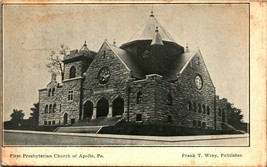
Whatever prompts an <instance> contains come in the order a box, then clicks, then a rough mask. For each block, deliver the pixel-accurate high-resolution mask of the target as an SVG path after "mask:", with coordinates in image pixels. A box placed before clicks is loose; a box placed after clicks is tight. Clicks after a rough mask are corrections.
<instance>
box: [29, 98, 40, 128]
mask: <svg viewBox="0 0 267 167" xmlns="http://www.w3.org/2000/svg"><path fill="white" fill-rule="evenodd" d="M31 111H32V113H30V117H29V120H30V122H31V123H32V124H33V125H38V118H39V102H38V103H34V104H33V107H32V108H31Z"/></svg>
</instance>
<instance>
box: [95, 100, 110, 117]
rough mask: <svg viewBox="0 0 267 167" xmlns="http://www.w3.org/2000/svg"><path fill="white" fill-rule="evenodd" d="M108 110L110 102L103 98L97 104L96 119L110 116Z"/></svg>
mask: <svg viewBox="0 0 267 167" xmlns="http://www.w3.org/2000/svg"><path fill="white" fill-rule="evenodd" d="M108 108H109V105H108V100H107V99H105V98H101V99H100V100H99V101H98V102H97V109H96V117H97V118H98V117H106V116H107V115H108Z"/></svg>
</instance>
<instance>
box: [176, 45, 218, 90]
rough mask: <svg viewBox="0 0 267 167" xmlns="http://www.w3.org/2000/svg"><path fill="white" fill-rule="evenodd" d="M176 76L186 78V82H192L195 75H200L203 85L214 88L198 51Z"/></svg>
mask: <svg viewBox="0 0 267 167" xmlns="http://www.w3.org/2000/svg"><path fill="white" fill-rule="evenodd" d="M177 74H178V76H180V77H181V78H186V80H187V81H189V80H194V77H195V76H196V75H200V76H201V77H202V78H203V85H204V84H206V85H208V86H212V87H214V84H213V82H212V79H211V77H210V74H209V72H208V69H207V66H206V64H205V61H204V59H203V57H202V54H201V52H200V50H198V51H197V52H196V53H195V54H194V56H193V57H192V58H191V59H190V60H189V61H188V62H187V63H186V64H185V66H184V67H183V68H182V69H181V70H180V71H179V72H178V73H177ZM180 77H179V78H180ZM179 78H178V79H179Z"/></svg>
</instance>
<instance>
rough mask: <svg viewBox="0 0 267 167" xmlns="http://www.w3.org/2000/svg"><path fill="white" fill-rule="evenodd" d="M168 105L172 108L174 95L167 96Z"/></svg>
mask: <svg viewBox="0 0 267 167" xmlns="http://www.w3.org/2000/svg"><path fill="white" fill-rule="evenodd" d="M167 105H169V106H172V95H171V94H170V93H168V95H167Z"/></svg>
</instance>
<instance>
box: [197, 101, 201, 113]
mask: <svg viewBox="0 0 267 167" xmlns="http://www.w3.org/2000/svg"><path fill="white" fill-rule="evenodd" d="M201 110H202V107H201V104H200V103H198V113H201Z"/></svg>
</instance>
